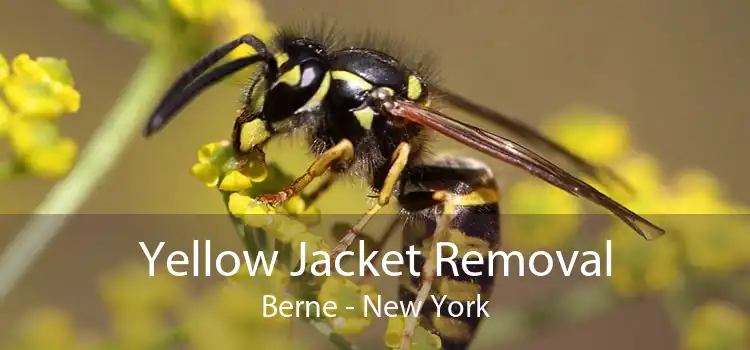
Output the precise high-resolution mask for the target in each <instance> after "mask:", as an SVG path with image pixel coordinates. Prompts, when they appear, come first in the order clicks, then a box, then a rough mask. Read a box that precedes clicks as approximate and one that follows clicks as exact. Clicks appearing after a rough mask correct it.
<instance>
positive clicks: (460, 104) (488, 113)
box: [433, 87, 635, 194]
mask: <svg viewBox="0 0 750 350" xmlns="http://www.w3.org/2000/svg"><path fill="white" fill-rule="evenodd" d="M433 89H434V90H436V91H437V93H438V94H440V95H441V100H443V101H445V102H447V103H449V104H450V105H452V106H454V107H457V108H459V109H462V110H464V111H466V112H469V113H472V114H474V115H476V116H478V117H480V118H483V119H485V120H488V121H491V122H493V123H495V124H496V125H498V126H500V127H502V128H504V129H506V130H508V131H510V132H512V133H514V134H516V135H517V136H520V137H522V138H524V139H526V140H529V141H531V142H536V143H537V144H539V145H540V146H543V147H547V148H549V149H550V150H552V151H554V152H557V153H559V154H560V155H562V156H564V157H566V158H567V159H568V160H569V161H570V162H572V163H573V165H574V166H575V167H577V168H578V169H579V170H581V171H582V172H583V173H585V174H586V175H587V176H590V177H592V178H594V179H596V180H597V181H599V182H601V183H602V184H605V185H606V183H605V182H604V181H603V178H604V177H608V178H610V179H611V180H612V181H614V182H617V183H618V184H619V185H620V186H622V188H623V189H625V190H626V191H627V192H628V193H630V194H634V193H635V190H634V189H633V186H631V185H630V184H629V183H628V182H627V181H625V179H623V178H622V177H620V176H619V175H617V174H616V173H615V172H614V171H613V170H611V169H609V168H607V167H602V166H596V165H594V164H591V163H590V162H589V161H587V160H585V159H583V157H581V156H579V155H577V154H575V153H573V151H571V150H569V149H568V148H567V147H565V146H563V145H561V144H560V143H558V142H555V141H553V140H552V139H550V138H549V137H547V136H544V135H543V134H541V133H540V132H539V131H537V130H536V129H534V128H533V127H531V126H529V125H527V124H525V123H523V122H521V121H519V120H517V119H514V118H511V117H509V116H507V115H504V114H502V113H500V112H497V111H495V110H493V109H490V108H488V107H485V106H482V105H480V104H478V103H476V102H474V101H471V100H470V99H468V98H466V97H464V96H461V95H459V94H457V93H455V92H452V91H449V90H447V89H444V88H442V87H433Z"/></svg>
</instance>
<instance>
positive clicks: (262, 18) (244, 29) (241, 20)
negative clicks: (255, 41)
mask: <svg viewBox="0 0 750 350" xmlns="http://www.w3.org/2000/svg"><path fill="white" fill-rule="evenodd" d="M226 3H227V7H226V8H227V11H226V13H225V15H224V16H225V17H224V19H223V21H222V23H221V24H222V27H223V28H222V30H221V32H220V36H221V37H222V38H221V41H226V39H227V38H229V39H234V38H237V37H239V36H241V35H244V34H247V33H251V34H253V35H255V36H257V37H258V38H259V39H260V40H261V41H263V42H264V43H266V44H270V43H271V38H273V36H274V35H275V34H276V31H277V29H276V26H274V25H273V23H271V22H270V21H269V20H268V19H267V18H266V13H265V10H264V9H263V6H262V5H261V4H260V2H259V1H257V0H250V1H247V0H227V1H226ZM253 53H254V52H253V49H251V48H250V47H248V46H247V45H242V46H240V47H238V48H236V49H235V50H233V51H232V52H231V53H230V54H229V57H230V58H240V57H244V56H247V55H251V54H253Z"/></svg>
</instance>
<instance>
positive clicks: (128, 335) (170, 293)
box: [3, 264, 305, 350]
mask: <svg viewBox="0 0 750 350" xmlns="http://www.w3.org/2000/svg"><path fill="white" fill-rule="evenodd" d="M284 275H286V274H285V273H281V272H276V273H273V274H271V276H270V277H267V276H257V277H243V278H238V279H233V280H232V282H233V283H228V284H218V285H216V286H214V287H211V288H208V289H207V290H206V291H205V292H203V294H201V295H199V296H197V297H192V298H191V297H189V295H188V293H187V286H186V285H184V284H183V283H182V281H183V280H181V279H180V278H178V277H174V276H171V275H169V274H168V273H167V271H161V270H157V271H156V273H155V275H154V277H149V276H148V267H147V266H143V265H140V264H138V265H135V264H134V265H127V266H125V267H124V268H122V269H119V270H117V271H115V273H114V274H111V275H107V276H106V278H105V279H104V280H103V281H102V282H103V283H102V285H101V290H102V297H103V299H104V302H105V306H106V307H107V308H108V309H109V316H110V320H109V321H110V325H111V331H110V332H108V336H106V337H100V336H93V334H87V333H86V332H80V331H78V330H76V328H75V326H74V324H73V322H72V320H71V319H70V318H69V317H68V315H66V314H65V313H63V312H62V311H60V310H56V309H40V310H36V311H34V312H32V313H31V314H29V315H28V316H27V317H26V320H25V321H24V322H22V323H20V328H19V329H17V333H16V335H15V337H14V339H13V340H12V342H11V343H10V344H3V345H10V347H9V349H18V350H26V349H49V350H84V349H85V350H96V349H102V350H104V349H169V348H173V347H174V346H177V345H180V344H184V345H187V346H189V348H191V349H196V350H203V349H205V350H209V349H246V348H247V346H248V344H253V346H257V347H258V348H260V349H282V350H284V349H288V350H291V349H305V346H304V344H299V343H297V342H295V341H293V340H291V339H289V337H288V336H287V335H288V331H289V328H288V327H289V322H290V320H289V319H288V318H282V317H279V318H265V317H263V310H262V298H263V295H266V294H271V293H273V294H277V293H280V291H281V290H282V288H283V287H284V286H283V283H285V282H284V279H283V278H279V276H284Z"/></svg>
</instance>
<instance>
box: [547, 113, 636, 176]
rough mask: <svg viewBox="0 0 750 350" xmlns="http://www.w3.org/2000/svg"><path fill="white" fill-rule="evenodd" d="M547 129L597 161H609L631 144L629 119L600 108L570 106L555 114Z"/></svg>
mask: <svg viewBox="0 0 750 350" xmlns="http://www.w3.org/2000/svg"><path fill="white" fill-rule="evenodd" d="M544 130H545V131H546V132H547V134H548V135H550V136H551V137H552V138H554V139H556V140H557V141H558V142H560V143H561V144H563V145H564V146H566V147H567V148H569V149H570V150H571V151H573V152H575V153H576V154H579V155H581V156H582V157H583V158H584V159H588V160H590V161H592V162H596V163H604V164H606V163H610V162H612V161H614V160H615V159H617V158H618V157H620V156H622V155H623V154H624V153H625V152H626V151H627V150H628V148H629V147H630V133H629V130H628V125H627V123H626V122H625V121H624V120H623V119H622V118H620V117H618V116H615V115H612V114H610V113H606V112H601V111H594V110H587V109H571V110H568V111H566V112H563V113H562V114H560V115H558V116H555V117H553V118H552V119H551V121H550V122H549V123H548V124H547V125H546V126H544Z"/></svg>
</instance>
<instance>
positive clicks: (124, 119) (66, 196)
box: [0, 52, 172, 302]
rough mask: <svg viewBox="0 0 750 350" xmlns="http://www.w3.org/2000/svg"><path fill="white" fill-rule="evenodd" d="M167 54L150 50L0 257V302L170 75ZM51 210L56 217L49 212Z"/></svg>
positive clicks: (103, 171) (107, 165) (108, 166)
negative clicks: (65, 172)
mask: <svg viewBox="0 0 750 350" xmlns="http://www.w3.org/2000/svg"><path fill="white" fill-rule="evenodd" d="M171 64H172V61H171V56H170V55H169V54H168V53H166V52H151V53H149V54H148V55H147V56H146V57H145V58H144V59H143V61H142V62H141V64H140V66H139V67H138V69H137V70H136V72H135V74H134V76H133V78H132V80H131V81H130V83H129V85H128V87H127V88H126V90H125V91H124V92H123V94H122V95H121V96H120V98H119V100H118V101H117V103H116V105H115V106H114V108H113V109H112V110H111V111H110V112H109V114H108V115H107V116H106V117H105V119H104V122H103V123H102V124H101V125H100V126H99V128H98V129H97V130H96V132H95V133H94V135H93V136H92V138H91V141H89V143H88V145H87V147H86V149H85V150H84V151H83V152H82V154H81V156H80V159H79V161H78V162H77V164H76V166H75V168H73V170H72V171H71V172H70V174H68V176H67V177H66V178H65V179H63V180H62V181H60V182H58V183H57V184H56V185H55V187H54V188H53V189H52V190H51V191H50V192H49V193H48V194H47V197H46V198H44V200H43V201H42V203H41V204H40V205H39V206H38V207H37V208H36V209H35V210H34V216H33V217H32V218H31V219H30V221H29V222H28V223H27V224H26V226H24V228H23V229H22V230H21V231H20V232H19V233H18V235H17V236H16V238H15V240H14V241H12V242H11V243H10V244H9V245H8V246H7V247H6V248H5V251H4V252H3V255H2V256H0V302H2V301H3V300H4V299H5V297H6V296H7V295H8V293H9V292H10V291H11V290H12V289H13V288H14V286H15V285H16V283H17V282H18V280H19V279H20V278H21V277H22V276H23V274H24V273H25V272H26V270H27V269H28V268H29V266H30V265H31V264H32V263H33V262H34V260H35V259H36V258H37V256H38V255H39V253H41V252H42V250H43V249H44V248H45V247H46V245H47V244H48V243H49V242H50V241H51V240H52V239H53V238H54V237H55V236H56V235H57V234H58V233H59V232H60V229H61V228H62V227H63V225H64V224H65V222H66V221H67V219H68V218H69V217H70V215H71V214H74V213H76V212H77V211H78V210H79V209H80V207H81V206H82V205H83V203H84V202H85V201H86V199H88V198H89V196H90V195H91V193H92V192H93V191H94V190H95V189H96V187H97V186H98V185H99V183H100V182H101V181H102V180H103V179H104V178H105V177H106V176H107V174H109V172H110V171H111V170H112V169H113V168H114V165H115V164H116V163H117V160H118V159H119V157H120V154H121V153H122V152H123V151H124V150H125V147H126V146H127V145H128V144H129V141H130V140H131V139H132V138H133V136H134V135H136V134H137V133H138V132H139V131H140V130H141V127H142V125H143V123H144V122H145V118H146V117H147V116H148V112H149V109H150V108H152V106H153V103H154V102H155V99H156V98H157V97H158V94H159V92H160V91H161V89H162V87H163V85H164V84H165V82H167V80H168V77H169V74H170V73H171V69H170V65H171ZM50 214H56V215H50Z"/></svg>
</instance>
